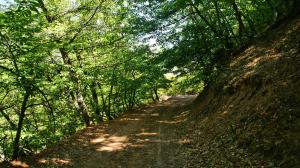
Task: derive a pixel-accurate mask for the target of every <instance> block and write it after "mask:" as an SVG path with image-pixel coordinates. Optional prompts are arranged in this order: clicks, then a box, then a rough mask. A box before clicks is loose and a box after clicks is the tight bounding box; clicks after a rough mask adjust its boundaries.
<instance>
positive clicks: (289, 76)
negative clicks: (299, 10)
mask: <svg viewBox="0 0 300 168" xmlns="http://www.w3.org/2000/svg"><path fill="white" fill-rule="evenodd" d="M299 49H300V17H297V18H296V19H294V20H292V21H291V22H289V23H286V24H283V25H281V26H279V27H278V28H276V29H274V30H272V31H271V32H268V33H267V35H265V36H263V37H261V38H259V39H257V40H256V41H255V42H254V43H253V45H251V46H250V47H249V48H248V49H246V50H245V51H244V52H242V53H241V54H239V55H237V56H236V57H234V58H233V59H232V61H231V62H230V64H229V66H228V68H227V69H224V72H223V73H222V74H221V75H220V76H219V78H218V79H217V81H216V83H215V84H213V85H211V86H210V87H209V88H207V89H206V90H205V91H204V92H203V93H202V94H201V95H199V96H198V98H197V99H196V100H195V105H194V106H195V109H194V110H193V113H192V114H191V117H190V123H189V124H188V125H187V129H190V132H189V135H188V136H187V138H188V139H190V140H191V141H192V142H193V144H192V145H191V146H190V148H189V150H188V153H187V154H186V158H187V159H188V161H187V165H188V167H262V166H264V167H299V166H300V155H299V151H300V51H299Z"/></svg>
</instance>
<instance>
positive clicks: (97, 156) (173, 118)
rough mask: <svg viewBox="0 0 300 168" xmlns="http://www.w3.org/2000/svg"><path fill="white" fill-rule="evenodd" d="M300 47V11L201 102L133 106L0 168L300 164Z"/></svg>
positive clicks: (239, 60)
mask: <svg viewBox="0 0 300 168" xmlns="http://www.w3.org/2000/svg"><path fill="white" fill-rule="evenodd" d="M299 48H300V17H297V18H296V19H294V20H292V21H290V22H289V23H286V24H284V25H281V26H279V27H278V28H276V29H274V30H272V31H271V32H268V33H267V35H266V36H264V37H261V38H260V39H257V40H256V42H255V43H253V45H252V46H250V47H249V48H248V49H247V50H245V51H244V52H242V53H241V54H239V55H237V56H236V57H234V58H232V61H230V64H229V66H228V68H226V69H224V72H223V73H222V74H221V75H220V76H219V78H217V80H216V82H215V83H214V84H213V85H210V86H209V87H208V88H207V89H206V90H204V92H202V93H201V95H199V96H198V97H197V98H196V99H195V100H194V97H193V96H181V97H173V98H171V99H169V100H167V101H165V102H160V103H157V104H153V105H149V106H147V107H144V108H140V109H137V110H136V111H131V112H127V113H125V114H124V115H123V116H121V117H120V118H118V119H116V120H114V121H112V122H111V123H109V124H107V123H103V124H100V125H98V126H93V127H90V128H87V129H84V130H82V131H80V132H78V133H76V134H75V135H73V136H71V137H68V138H65V139H64V140H62V141H61V142H59V143H57V144H54V145H53V146H51V147H49V148H47V149H46V150H44V151H42V152H41V153H40V154H38V155H35V156H32V157H28V158H25V159H24V160H23V162H21V161H15V162H12V163H11V164H9V163H3V164H2V165H1V164H0V167H11V166H14V167H80V168H81V167H82V168H88V167H95V168H96V167H97V168H99V167H105V168H107V167H112V168H114V167H130V168H131V167H133V168H138V167H162V168H164V167H174V168H175V167H176V168H177V167H191V168H197V167H199V168H200V167H205V168H206V167H220V168H224V167H288V168H293V167H299V166H300V155H299V151H300V51H299ZM193 100H194V102H193V104H191V105H188V104H190V103H191V102H192V101H193Z"/></svg>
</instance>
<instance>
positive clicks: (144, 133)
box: [136, 132, 159, 136]
mask: <svg viewBox="0 0 300 168" xmlns="http://www.w3.org/2000/svg"><path fill="white" fill-rule="evenodd" d="M158 135H159V133H157V132H143V133H139V134H136V136H158Z"/></svg>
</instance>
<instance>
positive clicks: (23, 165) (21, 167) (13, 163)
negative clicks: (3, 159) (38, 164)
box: [10, 160, 30, 168]
mask: <svg viewBox="0 0 300 168" xmlns="http://www.w3.org/2000/svg"><path fill="white" fill-rule="evenodd" d="M10 164H11V166H13V167H19V168H28V167H30V166H29V165H28V164H27V163H25V162H22V161H19V160H13V161H11V162H10Z"/></svg>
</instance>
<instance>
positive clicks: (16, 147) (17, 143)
mask: <svg viewBox="0 0 300 168" xmlns="http://www.w3.org/2000/svg"><path fill="white" fill-rule="evenodd" d="M30 95H31V93H30V92H29V91H26V92H25V95H24V98H23V102H22V106H21V112H20V115H19V122H18V128H17V133H16V137H15V140H14V143H13V156H12V159H14V160H15V159H18V156H19V150H20V138H21V132H22V127H23V121H24V118H25V111H26V106H27V102H28V99H29V97H30Z"/></svg>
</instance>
